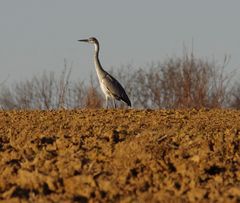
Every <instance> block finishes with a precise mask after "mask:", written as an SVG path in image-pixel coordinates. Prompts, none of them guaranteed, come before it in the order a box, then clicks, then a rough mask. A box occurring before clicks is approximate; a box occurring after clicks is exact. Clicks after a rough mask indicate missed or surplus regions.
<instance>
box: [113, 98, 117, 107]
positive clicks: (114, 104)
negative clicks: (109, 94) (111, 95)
mask: <svg viewBox="0 0 240 203" xmlns="http://www.w3.org/2000/svg"><path fill="white" fill-rule="evenodd" d="M113 106H114V108H115V109H116V107H117V106H116V102H115V99H113Z"/></svg>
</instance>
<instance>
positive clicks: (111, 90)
mask: <svg viewBox="0 0 240 203" xmlns="http://www.w3.org/2000/svg"><path fill="white" fill-rule="evenodd" d="M79 41H82V42H88V43H92V44H94V47H95V52H94V65H95V69H96V72H97V76H98V80H99V83H100V87H101V90H102V91H103V93H104V95H105V97H106V108H107V107H108V99H109V98H110V99H112V100H113V104H114V107H116V104H115V99H116V100H122V101H124V102H125V103H126V104H127V105H128V106H131V101H130V100H129V98H128V96H127V94H126V92H125V90H124V88H123V87H122V85H121V84H120V83H119V82H118V81H117V80H116V79H115V78H114V77H113V76H111V75H110V74H109V73H108V72H107V71H105V70H104V69H103V68H102V66H101V63H100V61H99V57H98V55H99V43H98V40H97V39H96V38H93V37H91V38H89V39H84V40H79Z"/></svg>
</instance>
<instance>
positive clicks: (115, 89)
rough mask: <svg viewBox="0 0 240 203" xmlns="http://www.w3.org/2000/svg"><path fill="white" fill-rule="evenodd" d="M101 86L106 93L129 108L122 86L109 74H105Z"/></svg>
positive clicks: (128, 101)
mask: <svg viewBox="0 0 240 203" xmlns="http://www.w3.org/2000/svg"><path fill="white" fill-rule="evenodd" d="M102 83H103V85H104V86H105V87H106V88H107V89H108V91H109V92H110V93H111V94H112V95H113V96H114V97H115V98H116V99H118V100H123V101H124V102H126V103H127V104H128V105H129V106H131V102H130V100H129V98H128V96H127V94H126V92H125V90H124V88H123V87H122V85H121V84H120V83H119V82H118V81H117V80H116V79H115V78H114V77H113V76H111V75H110V74H106V75H105V77H104V78H103V79H102Z"/></svg>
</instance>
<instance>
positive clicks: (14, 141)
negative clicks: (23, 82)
mask: <svg viewBox="0 0 240 203" xmlns="http://www.w3.org/2000/svg"><path fill="white" fill-rule="evenodd" d="M239 168H240V111H236V110H218V109H215V110H198V111H197V110H175V111H174V110H156V111H153V110H120V109H118V110H103V109H100V110H72V111H67V110H59V111H1V112H0V200H7V201H12V202H14V201H15V202H18V201H19V200H21V201H31V202H62V201H66V202H99V201H100V202H158V201H163V200H165V201H166V202H170V201H174V202H175V201H176V202H199V201H201V202H214V201H217V202H239V201H240V171H239Z"/></svg>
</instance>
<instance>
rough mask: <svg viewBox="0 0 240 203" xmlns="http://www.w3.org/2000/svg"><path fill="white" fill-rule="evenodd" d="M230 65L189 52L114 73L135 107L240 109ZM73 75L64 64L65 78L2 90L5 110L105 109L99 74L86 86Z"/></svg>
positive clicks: (52, 76) (239, 90) (0, 100)
mask: <svg viewBox="0 0 240 203" xmlns="http://www.w3.org/2000/svg"><path fill="white" fill-rule="evenodd" d="M228 60H229V59H228V58H227V57H226V58H225V59H224V62H223V64H222V65H218V64H217V63H216V62H214V61H211V62H210V61H208V60H205V59H198V58H196V57H195V56H194V54H193V53H191V54H187V53H185V54H184V55H183V57H181V58H177V57H176V58H174V57H173V58H169V59H167V60H165V61H164V62H163V63H157V64H154V63H153V64H151V65H149V66H148V67H146V68H138V69H136V68H134V67H132V66H130V65H129V66H124V67H121V68H119V69H115V70H113V69H112V70H111V71H110V72H111V73H112V74H113V76H114V77H115V78H117V79H118V80H119V81H120V83H121V84H122V85H123V86H124V87H125V89H126V92H127V94H128V95H129V97H130V100H131V102H132V104H133V107H135V108H167V109H169V108H202V107H206V108H221V107H231V108H238V109H240V84H239V83H236V84H235V85H232V83H230V81H232V77H233V75H232V74H226V72H225V68H226V66H227V63H228ZM70 75H71V67H68V64H67V62H66V61H65V64H64V69H63V71H62V73H61V74H60V76H56V75H55V74H54V73H53V72H50V73H46V72H44V73H43V74H42V75H41V76H38V77H37V76H34V77H33V78H32V79H31V80H26V81H22V82H18V83H15V84H13V85H12V86H11V87H6V86H1V91H0V105H1V108H2V109H58V108H101V107H103V105H105V100H104V97H103V96H102V93H100V88H99V84H98V81H97V80H96V75H94V76H92V75H91V76H90V80H89V82H88V84H87V85H86V84H85V83H84V82H82V81H77V82H72V81H70ZM118 104H119V105H118V106H119V107H122V106H124V104H121V103H118Z"/></svg>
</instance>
